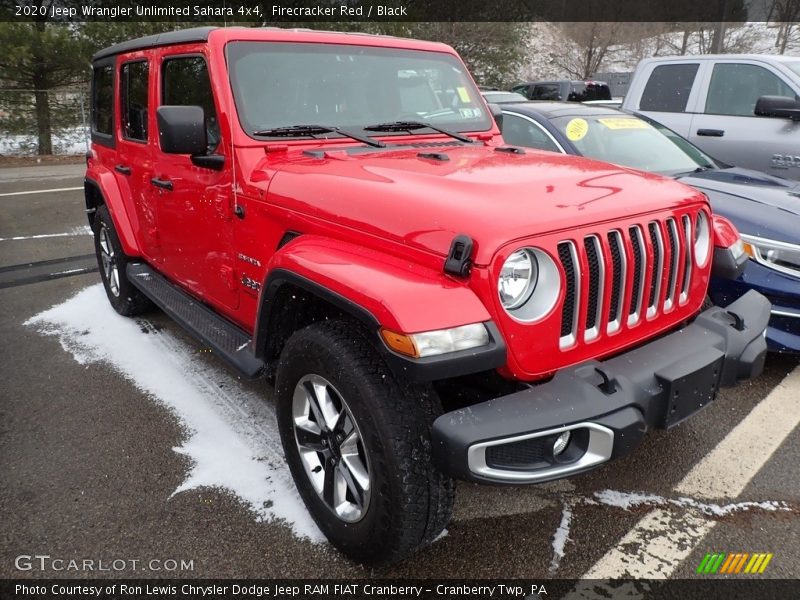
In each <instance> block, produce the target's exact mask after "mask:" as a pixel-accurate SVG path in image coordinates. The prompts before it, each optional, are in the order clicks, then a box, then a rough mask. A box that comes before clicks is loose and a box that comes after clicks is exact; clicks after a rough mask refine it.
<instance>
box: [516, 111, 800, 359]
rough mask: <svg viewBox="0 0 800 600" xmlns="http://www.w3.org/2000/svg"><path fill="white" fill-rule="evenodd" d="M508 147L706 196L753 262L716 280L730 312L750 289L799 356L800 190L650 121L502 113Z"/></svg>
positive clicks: (771, 331) (719, 299) (775, 332)
mask: <svg viewBox="0 0 800 600" xmlns="http://www.w3.org/2000/svg"><path fill="white" fill-rule="evenodd" d="M502 110H503V116H502V130H503V137H504V138H505V141H506V142H507V143H508V144H510V145H514V146H526V147H530V148H537V149H540V150H549V151H553V152H561V153H564V154H577V155H580V156H587V157H590V158H596V159H598V160H603V161H606V162H610V163H615V164H618V165H622V166H626V167H631V168H634V169H639V170H642V171H650V172H654V173H658V174H660V175H664V176H667V177H673V178H675V179H679V180H680V181H682V182H683V183H686V184H688V185H691V186H693V187H695V188H697V189H699V190H701V191H702V192H704V193H705V194H706V195H707V196H708V198H709V200H710V201H711V205H712V208H713V210H714V212H715V213H717V214H720V215H722V216H724V217H727V218H728V219H730V220H731V221H732V222H733V224H734V225H736V227H737V228H738V229H739V232H740V233H741V235H742V239H743V241H744V242H745V250H746V252H747V253H748V254H749V256H750V258H751V260H748V261H747V265H746V267H745V269H744V271H743V273H742V274H741V275H740V276H739V277H738V278H737V279H735V280H730V279H723V278H713V279H712V281H711V286H710V288H709V295H710V296H711V299H712V300H713V301H714V303H715V304H719V305H722V306H725V305H727V304H729V303H731V302H733V301H734V300H736V299H737V298H739V297H740V296H742V295H743V294H744V293H745V292H746V291H748V290H750V289H755V290H757V291H759V292H761V293H762V294H764V295H765V296H766V297H767V298H769V300H770V301H771V302H772V304H773V308H772V317H771V319H770V322H769V328H768V329H767V342H768V345H769V349H770V350H771V351H773V352H800V183H799V182H797V181H789V180H787V179H782V178H779V177H774V176H772V175H767V174H766V173H761V172H759V171H752V170H749V169H741V168H738V167H731V166H730V165H726V164H723V163H721V162H719V161H717V160H715V159H713V158H711V157H710V156H708V155H707V154H705V153H704V152H703V151H701V150H700V149H699V148H697V147H696V146H694V145H692V144H691V143H690V142H688V141H687V140H685V139H684V138H682V137H680V136H679V135H678V134H676V133H675V132H673V131H671V130H670V129H667V128H666V127H664V126H663V125H660V124H658V123H656V122H655V121H652V120H650V119H647V118H645V117H641V116H637V115H631V114H628V113H623V112H620V111H618V110H615V109H612V108H607V107H602V106H596V105H594V106H592V105H581V104H576V103H567V102H520V103H516V104H503V105H502Z"/></svg>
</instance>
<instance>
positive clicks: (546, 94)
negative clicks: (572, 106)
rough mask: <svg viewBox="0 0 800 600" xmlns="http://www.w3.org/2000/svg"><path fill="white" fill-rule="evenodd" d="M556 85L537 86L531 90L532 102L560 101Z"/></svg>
mask: <svg viewBox="0 0 800 600" xmlns="http://www.w3.org/2000/svg"><path fill="white" fill-rule="evenodd" d="M558 87H559V86H558V85H557V84H550V85H537V86H536V87H535V88H534V90H533V96H532V97H531V99H532V100H561V93H560V91H559V89H558Z"/></svg>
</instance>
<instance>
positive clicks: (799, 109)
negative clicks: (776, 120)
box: [753, 96, 800, 121]
mask: <svg viewBox="0 0 800 600" xmlns="http://www.w3.org/2000/svg"><path fill="white" fill-rule="evenodd" d="M753 112H754V113H755V114H756V115H757V116H759V117H780V118H783V119H791V120H792V121H800V102H798V101H797V100H796V99H794V98H789V97H788V96H761V97H760V98H759V99H758V100H757V101H756V108H755V110H754V111H753Z"/></svg>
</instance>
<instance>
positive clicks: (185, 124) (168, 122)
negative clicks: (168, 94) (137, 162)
mask: <svg viewBox="0 0 800 600" xmlns="http://www.w3.org/2000/svg"><path fill="white" fill-rule="evenodd" d="M156 119H157V120H158V138H159V141H160V142H161V150H162V151H163V152H166V153H168V154H190V155H196V154H206V151H207V150H208V138H207V136H206V119H205V114H204V112H203V109H202V107H200V106H160V107H159V108H158V111H156Z"/></svg>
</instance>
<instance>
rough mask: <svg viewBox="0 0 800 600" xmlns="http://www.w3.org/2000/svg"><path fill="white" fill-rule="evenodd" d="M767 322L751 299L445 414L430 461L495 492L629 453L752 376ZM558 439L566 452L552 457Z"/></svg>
mask: <svg viewBox="0 0 800 600" xmlns="http://www.w3.org/2000/svg"><path fill="white" fill-rule="evenodd" d="M769 316H770V303H769V301H767V299H766V298H764V297H763V296H762V295H760V294H758V293H757V292H754V291H750V292H748V293H747V294H745V295H744V296H742V297H741V298H740V299H739V300H737V301H736V302H734V303H733V304H731V305H730V306H728V307H727V308H726V309H723V308H720V307H716V306H715V307H712V308H710V309H708V310H706V311H704V312H702V313H701V314H700V315H698V316H697V318H696V319H695V320H694V321H693V322H692V323H691V324H689V325H687V326H686V327H684V328H682V329H680V330H678V331H675V332H673V333H671V334H668V335H666V336H664V337H661V338H658V339H656V340H653V341H651V342H649V343H647V344H645V345H643V346H641V347H639V348H636V349H634V350H631V351H629V352H626V353H625V354H621V355H619V356H616V357H614V358H611V359H608V360H605V361H587V362H585V363H582V364H580V365H577V366H574V367H570V368H567V369H563V370H561V371H559V372H558V373H556V375H555V376H554V377H553V379H552V380H550V381H548V382H547V383H543V384H539V385H533V386H531V387H529V388H528V389H526V390H523V391H520V392H515V393H513V394H509V395H507V396H502V397H499V398H495V399H492V400H489V401H487V402H482V403H480V404H476V405H472V406H469V407H467V408H463V409H459V410H456V411H453V412H449V413H446V414H444V415H442V416H440V417H439V418H438V419H436V421H435V422H434V423H433V432H432V437H433V451H434V459H435V460H436V462H437V465H438V466H439V468H440V469H442V470H443V471H444V472H446V473H448V474H449V475H450V476H452V477H455V478H457V479H464V480H468V481H476V482H482V483H495V484H523V483H540V482H544V481H551V480H554V479H561V478H563V477H568V476H572V475H575V474H577V473H581V472H584V471H587V470H589V469H592V468H595V467H597V466H599V465H600V464H602V463H604V462H607V461H608V460H610V459H612V458H616V457H618V456H622V455H624V454H627V453H629V452H630V451H631V450H633V448H635V447H636V446H637V445H638V443H639V442H640V441H641V439H642V438H643V437H644V434H645V433H646V431H647V430H648V428H650V427H664V428H669V427H672V426H674V425H677V424H678V423H680V422H681V421H683V420H684V419H686V418H688V417H690V416H692V415H693V414H694V413H695V412H697V411H698V410H700V409H701V408H703V407H705V406H706V405H708V404H709V403H710V402H711V401H712V400H713V399H714V397H715V396H716V392H717V390H718V389H719V387H721V386H731V385H735V384H736V382H737V381H739V380H742V379H748V378H750V377H755V376H756V375H758V374H760V373H761V371H762V369H763V367H764V359H765V357H766V352H767V346H766V342H765V340H764V331H765V329H766V327H767V321H768V320H769ZM566 432H569V441H568V443H567V446H566V448H565V449H564V450H563V451H562V452H561V453H560V454H558V455H554V453H553V445H554V443H555V442H556V440H558V438H559V436H561V442H562V443H563V441H564V437H566Z"/></svg>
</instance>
